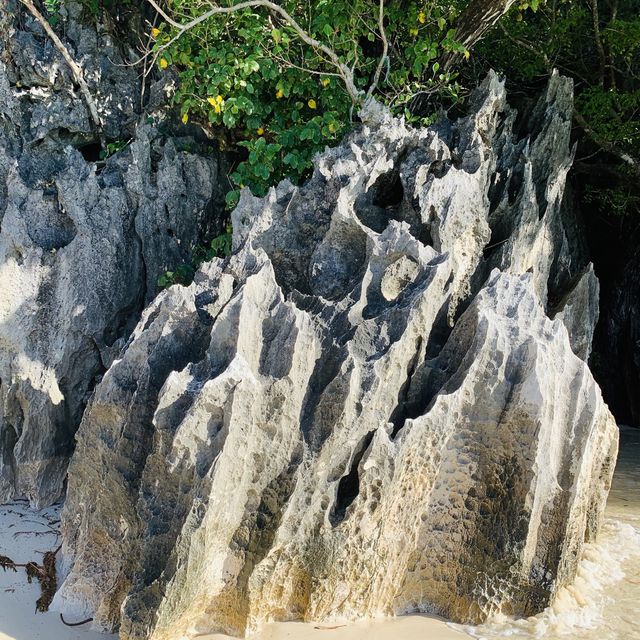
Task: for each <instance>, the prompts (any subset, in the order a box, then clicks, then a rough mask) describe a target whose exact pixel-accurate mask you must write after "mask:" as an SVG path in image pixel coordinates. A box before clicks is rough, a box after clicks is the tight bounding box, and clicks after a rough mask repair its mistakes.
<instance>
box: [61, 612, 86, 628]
mask: <svg viewBox="0 0 640 640" xmlns="http://www.w3.org/2000/svg"><path fill="white" fill-rule="evenodd" d="M60 620H61V621H62V624H63V625H65V627H80V626H82V625H83V624H87V623H89V622H93V618H87V619H86V620H82V621H80V622H67V621H66V620H65V619H64V618H63V617H62V614H60Z"/></svg>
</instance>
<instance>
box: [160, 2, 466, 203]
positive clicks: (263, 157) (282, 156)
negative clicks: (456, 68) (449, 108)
mask: <svg viewBox="0 0 640 640" xmlns="http://www.w3.org/2000/svg"><path fill="white" fill-rule="evenodd" d="M167 5H168V7H169V9H170V10H171V11H172V12H173V14H174V15H176V16H181V21H183V22H186V21H188V19H189V18H193V17H196V16H198V15H201V14H202V13H203V12H204V11H206V10H207V9H208V8H210V5H209V4H208V3H207V2H205V1H204V0H168V2H167ZM281 6H282V7H284V8H285V9H286V10H287V11H289V12H290V14H291V15H292V16H293V17H294V18H295V19H296V20H297V21H298V22H299V24H300V25H302V26H303V28H304V29H306V30H307V31H308V33H309V35H311V36H312V37H313V38H316V39H317V40H319V41H321V42H323V43H324V44H326V45H327V46H329V47H330V48H331V49H332V50H333V51H335V52H336V53H337V54H338V56H339V58H340V60H341V61H342V62H343V63H345V64H347V65H348V66H349V67H353V68H354V74H355V82H356V85H357V87H358V88H359V89H361V90H366V88H367V87H368V86H369V85H370V83H371V80H372V77H373V74H374V71H375V68H376V66H377V64H378V61H379V59H380V56H381V53H382V40H381V37H380V33H379V27H378V24H377V19H378V17H377V8H378V3H377V2H374V1H373V0H320V1H319V2H314V3H306V2H305V3H302V2H298V1H294V0H285V1H284V2H281ZM458 13H459V3H457V2H446V3H445V2H441V1H431V2H416V1H415V0H413V1H409V2H404V3H403V2H388V3H387V5H386V7H385V14H386V25H387V27H386V31H387V36H388V38H389V42H390V50H389V59H388V61H387V62H386V63H385V69H384V73H383V75H384V77H383V78H382V81H381V83H380V91H379V94H378V97H379V99H381V100H383V101H385V102H386V103H387V104H389V105H391V106H392V107H394V108H395V109H396V110H397V111H399V112H402V111H403V110H404V108H405V106H406V104H407V103H408V101H409V99H410V98H411V97H412V96H413V95H414V94H415V93H416V92H418V91H425V90H426V91H436V90H440V89H443V88H446V89H447V90H448V91H449V92H450V94H451V95H452V96H455V95H456V94H457V90H458V88H457V85H456V83H455V78H454V76H453V75H452V74H450V73H444V72H443V71H442V70H441V69H440V65H439V63H438V61H437V60H438V58H439V56H440V55H441V54H442V53H443V52H445V51H458V50H460V49H461V47H459V45H458V44H457V43H456V42H455V39H454V31H453V29H452V28H451V25H452V23H453V21H454V20H455V18H456V17H457V15H458ZM175 33H176V32H175V30H173V29H172V28H171V27H170V25H167V24H164V25H160V28H159V29H158V30H155V31H154V33H153V35H154V36H155V38H156V47H157V48H162V47H164V46H165V45H167V43H169V42H170V40H171V39H172V37H173V36H174V35H175ZM159 66H160V68H161V69H168V68H172V69H173V70H175V71H177V73H178V75H179V79H180V82H179V85H178V87H177V89H176V92H175V95H174V100H175V103H176V104H177V105H178V106H179V108H180V113H181V116H182V119H183V122H188V121H190V120H191V121H197V122H200V123H203V124H205V125H206V126H208V127H210V128H216V127H224V128H225V129H227V130H228V132H229V133H230V134H231V135H232V138H233V140H234V141H235V143H236V144H237V145H238V146H239V147H240V148H241V149H243V150H244V158H243V159H242V161H241V162H240V163H239V164H238V166H237V167H236V169H235V171H234V172H233V173H232V175H231V180H232V181H233V183H234V185H235V186H236V187H237V188H238V189H239V188H242V187H243V186H246V187H249V188H250V189H251V190H252V192H253V193H254V194H256V195H263V194H264V193H265V192H266V190H267V189H268V187H269V186H271V185H273V184H274V183H276V182H277V181H278V180H280V179H282V178H284V177H288V178H290V179H292V180H293V181H299V180H301V179H303V178H304V177H305V176H306V175H308V173H309V169H310V166H311V160H312V158H313V156H314V155H315V154H316V153H317V152H318V151H320V150H321V149H322V148H324V147H325V146H326V145H333V144H335V143H336V142H337V141H338V140H339V139H340V138H341V137H342V136H343V134H344V133H345V130H346V129H347V128H348V127H350V126H351V112H352V107H353V105H352V101H351V99H350V97H349V95H348V94H347V92H346V91H345V88H344V86H343V83H342V81H341V79H340V78H339V77H338V76H337V75H336V69H335V67H333V66H331V65H330V64H328V63H327V61H326V59H325V57H324V56H323V55H322V54H320V53H319V52H318V51H317V50H315V49H313V48H311V47H309V46H307V45H305V44H304V43H302V41H301V40H300V38H299V37H298V36H297V35H296V33H295V32H294V30H293V29H292V28H291V27H290V25H288V24H286V23H285V22H284V21H283V20H281V19H280V18H279V17H277V16H275V15H273V14H271V13H269V12H268V11H266V10H264V9H262V8H256V9H253V10H252V9H246V10H242V11H239V12H237V13H234V14H229V15H227V16H216V17H213V18H211V19H209V20H208V21H206V22H205V23H203V24H201V25H199V26H198V27H196V28H194V29H193V30H191V31H189V32H187V33H185V34H184V35H182V36H181V37H180V38H179V39H178V40H176V41H175V42H173V43H172V44H170V46H168V47H167V48H164V49H162V50H161V52H160V54H159ZM236 200H237V193H232V194H231V195H230V196H229V203H230V205H232V204H233V203H234V202H235V201H236Z"/></svg>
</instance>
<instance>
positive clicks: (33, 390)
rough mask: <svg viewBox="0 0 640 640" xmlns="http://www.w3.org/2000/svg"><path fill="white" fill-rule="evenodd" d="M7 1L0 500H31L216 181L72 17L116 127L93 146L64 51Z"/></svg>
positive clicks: (1, 122) (1, 173)
mask: <svg viewBox="0 0 640 640" xmlns="http://www.w3.org/2000/svg"><path fill="white" fill-rule="evenodd" d="M67 4H69V5H70V6H73V3H67ZM18 5H19V3H16V2H13V1H11V2H9V3H8V4H6V3H5V4H3V7H2V8H0V27H1V28H2V38H0V225H1V226H0V290H1V292H2V293H1V296H0V502H3V501H7V500H9V499H12V498H14V497H26V498H28V499H29V500H30V501H31V502H32V503H33V504H34V505H36V506H42V505H45V504H48V503H51V502H53V501H54V500H56V499H57V498H59V497H60V495H61V493H62V490H63V483H64V478H65V474H66V469H67V463H68V459H69V456H70V454H71V452H72V449H73V438H74V434H75V431H76V429H77V427H78V425H79V424H80V419H81V416H82V412H83V410H84V407H85V405H86V402H87V400H88V396H89V394H90V393H91V391H92V390H93V387H94V386H95V384H96V382H97V380H98V379H99V378H100V376H101V375H102V374H103V373H104V372H105V371H106V370H107V369H108V368H109V366H110V365H111V362H112V360H113V358H114V357H115V355H117V353H118V351H119V349H120V348H121V347H122V345H123V344H124V342H125V340H126V338H127V337H128V336H129V335H130V333H131V331H132V330H133V328H134V327H135V324H136V323H137V321H138V319H139V317H140V313H141V311H142V309H143V308H144V306H145V305H146V304H147V303H148V302H150V300H151V299H152V298H153V296H154V295H155V293H156V291H157V287H156V282H157V279H158V277H159V276H160V275H161V274H162V273H163V272H164V271H166V270H167V269H168V268H172V267H175V266H176V265H178V264H180V263H181V262H184V261H185V260H187V259H188V257H189V254H190V249H191V247H192V246H193V245H194V244H195V243H196V242H197V241H198V240H199V239H200V238H201V237H202V236H204V235H206V233H205V232H206V229H205V227H206V225H209V224H211V220H212V219H215V216H214V215H212V212H213V211H214V210H215V209H216V208H219V209H221V208H222V206H223V187H222V185H224V181H223V180H222V179H221V178H220V176H219V166H218V165H219V162H218V160H217V158H216V157H215V156H214V155H211V156H209V157H203V156H200V155H196V154H194V153H191V152H189V151H188V150H187V145H188V144H191V145H193V140H189V139H180V138H167V137H166V136H163V135H161V134H160V132H159V131H158V130H157V129H156V128H154V127H153V126H151V125H150V124H147V123H146V122H145V120H144V119H143V122H145V123H144V124H140V122H139V121H140V114H139V110H138V111H136V109H135V100H136V99H137V97H138V96H139V94H140V87H139V83H138V80H137V72H136V71H135V70H133V69H131V68H130V67H123V66H118V65H117V64H113V62H118V61H119V60H120V61H122V60H121V59H120V58H118V55H119V53H118V50H117V47H115V45H114V44H113V42H112V41H111V40H110V37H109V35H108V33H103V34H101V35H98V34H97V33H96V31H95V30H92V29H90V28H88V27H82V26H81V25H80V24H77V23H74V22H73V21H71V22H69V23H68V25H67V26H68V27H69V34H67V35H68V38H69V39H68V46H69V47H70V49H71V50H72V53H73V55H74V56H75V57H76V59H77V60H78V62H79V63H80V64H82V66H83V68H84V69H85V72H86V76H87V79H88V81H89V82H90V83H91V85H92V88H93V89H94V90H95V95H96V100H97V101H98V103H99V105H100V110H101V114H102V116H103V119H104V128H103V131H102V133H103V134H104V135H105V136H107V139H111V138H113V139H116V140H118V141H119V142H120V143H125V142H128V141H130V144H129V145H128V146H127V148H126V149H125V150H124V151H122V152H120V153H118V154H116V155H114V156H113V157H110V158H109V159H108V160H107V161H106V162H100V161H99V158H98V153H99V144H98V140H97V138H96V132H95V131H94V130H93V129H92V126H91V123H90V121H89V118H88V114H87V109H86V105H85V104H84V102H83V101H82V99H81V97H80V96H79V94H77V93H75V92H74V89H73V82H72V80H71V77H70V75H69V71H68V69H67V68H66V65H65V63H64V61H63V60H62V59H61V57H60V56H59V54H58V53H57V52H56V50H55V49H54V48H53V46H52V45H51V43H50V42H49V40H48V39H47V38H46V37H45V36H44V34H43V33H42V32H41V30H40V28H39V27H38V26H37V24H36V23H35V22H33V21H32V20H30V18H29V16H28V14H25V13H22V12H21V11H20V10H19V6H18ZM16 14H18V15H19V17H20V20H17V19H16ZM18 24H22V25H24V26H23V27H21V28H18V26H17V25H18Z"/></svg>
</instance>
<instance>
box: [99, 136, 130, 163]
mask: <svg viewBox="0 0 640 640" xmlns="http://www.w3.org/2000/svg"><path fill="white" fill-rule="evenodd" d="M130 142H131V140H113V141H111V142H107V145H106V147H105V148H104V149H103V150H102V151H101V152H100V159H101V160H106V159H107V158H110V157H111V156H112V155H115V154H116V153H119V152H120V151H123V150H124V149H126V148H127V147H128V146H129V144H130Z"/></svg>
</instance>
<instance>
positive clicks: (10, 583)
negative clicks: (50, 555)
mask: <svg viewBox="0 0 640 640" xmlns="http://www.w3.org/2000/svg"><path fill="white" fill-rule="evenodd" d="M59 519H60V508H59V507H51V508H49V509H45V510H43V511H41V512H34V511H31V510H30V509H29V508H28V507H27V505H26V504H23V503H18V504H10V505H4V506H0V555H2V556H8V557H9V558H11V559H12V560H13V561H14V562H16V563H19V564H24V563H27V562H31V561H33V562H37V563H38V564H41V563H42V557H43V554H44V553H45V552H46V551H53V550H54V549H56V548H57V546H58V544H59V543H58V534H57V522H58V521H59ZM50 523H51V524H50ZM39 597H40V585H39V584H38V581H37V580H34V581H33V583H32V584H29V583H28V581H27V575H26V573H25V570H24V569H18V571H17V573H14V572H13V571H10V570H9V571H2V570H1V569H0V640H108V639H109V638H114V637H115V636H108V635H103V634H100V633H96V632H95V631H91V629H90V625H85V626H82V627H77V628H70V627H66V626H64V625H63V624H62V622H61V621H60V618H59V617H58V614H56V613H36V600H37V599H38V598H39Z"/></svg>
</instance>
